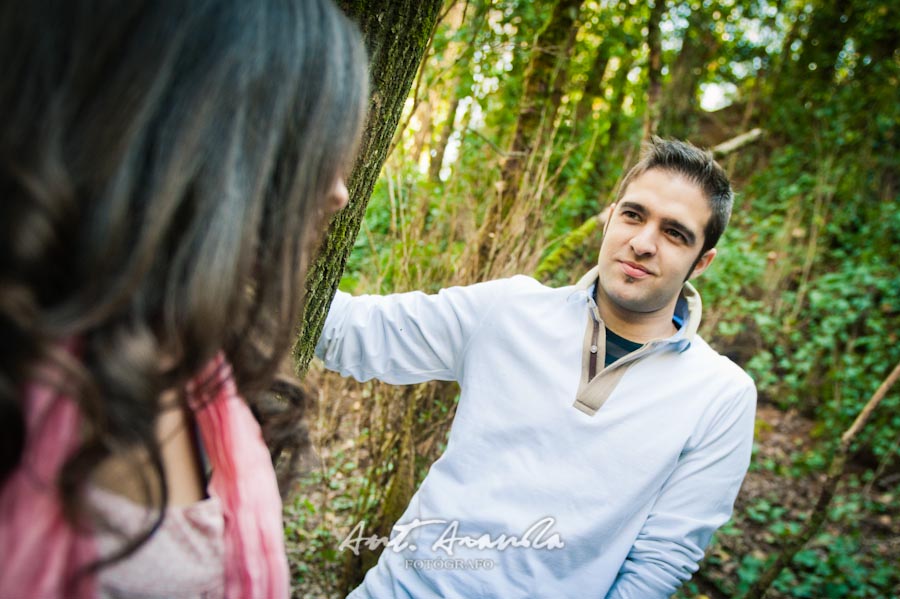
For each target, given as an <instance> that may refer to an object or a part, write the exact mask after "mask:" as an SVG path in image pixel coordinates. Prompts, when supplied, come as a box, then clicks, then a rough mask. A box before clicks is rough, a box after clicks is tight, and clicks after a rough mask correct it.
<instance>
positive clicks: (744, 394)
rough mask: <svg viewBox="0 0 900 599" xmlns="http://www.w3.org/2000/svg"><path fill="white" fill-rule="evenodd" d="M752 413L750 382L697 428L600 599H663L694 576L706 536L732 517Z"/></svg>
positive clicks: (750, 434) (749, 445)
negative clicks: (698, 433)
mask: <svg viewBox="0 0 900 599" xmlns="http://www.w3.org/2000/svg"><path fill="white" fill-rule="evenodd" d="M744 377H745V378H746V379H748V380H749V377H746V375H744ZM732 397H734V396H732ZM755 413H756V387H755V386H754V385H753V383H752V381H750V382H749V386H747V387H744V386H742V391H740V392H739V393H738V394H737V397H736V398H735V399H734V400H733V401H730V402H729V403H728V405H727V406H726V407H725V408H724V409H721V410H716V411H715V415H714V416H712V418H711V422H707V423H702V424H703V425H704V426H705V433H704V434H703V435H702V437H701V439H700V441H699V442H698V443H697V444H696V445H695V446H693V447H691V446H690V444H689V446H688V447H686V448H685V450H684V451H683V453H682V454H681V456H680V457H679V460H678V464H677V465H676V467H675V470H674V471H673V472H672V474H671V475H670V476H669V478H668V479H667V480H666V482H665V484H664V485H663V488H662V491H661V492H660V495H659V496H658V497H657V499H656V502H655V503H654V505H653V508H652V509H651V511H650V514H649V516H648V517H647V520H646V521H645V522H644V525H643V527H642V528H641V531H640V533H639V534H638V537H637V539H636V540H635V542H634V545H633V546H632V548H631V551H630V552H629V554H628V557H627V558H626V559H625V563H624V564H623V565H622V568H621V569H620V570H619V574H618V576H617V577H616V580H615V582H614V583H613V586H612V587H611V588H610V590H609V592H608V594H607V595H606V599H667V598H668V597H670V596H671V595H672V593H674V592H675V591H676V590H677V589H678V587H680V586H681V585H682V584H683V583H684V582H685V581H686V580H688V579H689V578H690V577H691V575H692V574H693V573H694V572H696V571H697V569H698V567H699V566H698V564H699V562H700V560H701V559H703V555H704V549H705V548H706V545H707V544H708V543H709V540H710V538H711V537H712V534H713V532H715V530H716V529H717V528H718V527H720V526H721V525H722V524H724V523H725V522H726V521H727V520H728V518H730V517H731V511H732V508H733V505H734V500H735V498H736V497H737V493H738V490H739V489H740V487H741V482H742V481H743V479H744V475H745V474H746V472H747V467H748V466H749V464H750V454H751V451H752V446H753V429H754V421H755Z"/></svg>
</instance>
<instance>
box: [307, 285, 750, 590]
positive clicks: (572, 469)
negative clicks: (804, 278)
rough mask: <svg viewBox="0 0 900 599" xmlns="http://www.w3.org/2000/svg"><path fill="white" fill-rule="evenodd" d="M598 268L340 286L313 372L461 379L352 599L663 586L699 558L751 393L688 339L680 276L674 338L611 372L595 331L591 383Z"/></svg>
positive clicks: (743, 457)
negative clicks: (398, 288) (443, 444)
mask: <svg viewBox="0 0 900 599" xmlns="http://www.w3.org/2000/svg"><path fill="white" fill-rule="evenodd" d="M595 280H596V269H595V270H594V271H592V272H591V273H588V275H587V276H585V277H584V278H583V279H582V281H581V283H579V284H578V285H576V286H571V287H564V288H560V289H552V288H548V287H545V286H543V285H541V284H540V283H538V282H537V281H535V280H533V279H530V278H527V277H522V276H518V277H513V278H511V279H505V280H498V281H491V282H487V283H481V284H477V285H472V286H469V287H455V288H450V289H445V290H442V291H441V292H439V293H438V294H436V295H431V296H429V295H425V294H423V293H419V292H413V293H405V294H397V295H390V296H360V297H351V296H349V295H347V294H345V293H338V295H337V296H336V297H335V299H334V302H333V303H332V306H331V311H330V313H329V315H328V318H327V321H326V323H325V327H324V330H323V334H322V337H321V339H320V341H319V345H318V347H317V354H318V355H319V357H321V358H323V359H324V361H325V365H326V367H328V368H330V369H332V370H337V371H339V372H340V373H341V374H343V375H345V376H353V377H354V378H356V379H358V380H368V379H371V378H377V379H380V380H382V381H385V382H388V383H395V384H407V383H418V382H422V381H428V380H434V379H438V380H455V381H459V383H460V387H461V395H460V399H459V405H458V407H457V412H456V417H455V419H454V421H453V425H452V428H451V431H450V436H449V441H448V444H447V449H446V451H445V452H444V454H443V455H442V456H441V457H440V459H438V460H437V461H436V462H435V463H434V464H433V465H432V467H431V469H430V471H429V473H428V475H427V476H426V478H425V480H424V482H423V483H422V485H421V487H420V488H419V489H418V491H417V492H416V493H415V495H414V496H413V498H412V500H411V501H410V504H409V506H408V508H407V509H406V512H405V513H404V514H403V516H402V517H401V518H400V520H399V522H398V523H397V526H396V527H395V529H394V533H393V535H392V539H393V540H392V541H391V545H390V546H388V548H387V549H385V551H384V552H383V553H382V555H381V557H380V559H379V561H378V564H377V565H376V566H375V567H374V568H372V569H371V570H370V571H369V572H368V574H367V575H366V578H365V581H364V582H363V584H362V585H361V586H360V587H359V588H357V589H356V590H355V591H354V592H353V593H352V594H351V595H350V597H351V598H352V599H363V598H366V597H372V598H375V599H387V598H391V597H397V598H401V597H413V598H415V599H425V598H430V597H448V598H466V599H469V598H475V597H493V598H497V599H515V598H518V597H538V598H548V599H560V598H567V597H572V598H578V599H583V598H589V597H597V598H604V597H606V598H609V599H625V598H629V599H656V598H659V599H664V598H667V597H669V596H670V595H671V594H672V593H673V592H674V591H675V590H676V589H677V588H678V587H679V586H680V585H681V584H682V583H683V582H684V581H685V580H687V579H688V578H690V576H691V575H692V573H693V572H695V571H696V569H697V563H698V562H699V561H700V560H701V559H702V557H703V550H704V548H705V546H706V545H707V543H708V542H709V539H710V536H711V535H712V533H713V531H715V529H716V528H718V527H719V526H721V525H722V524H723V523H724V522H725V521H726V520H727V519H728V518H729V517H730V515H731V510H732V505H733V502H734V499H735V496H736V495H737V492H738V489H739V488H740V485H741V481H742V480H743V477H744V474H745V473H746V470H747V466H748V464H749V460H750V452H751V446H752V440H753V424H754V412H755V404H756V389H755V387H754V385H753V382H752V380H751V379H750V377H748V376H747V375H746V374H745V373H744V372H743V371H742V370H741V369H740V368H739V367H737V366H736V365H735V364H733V363H732V362H731V361H729V360H728V359H727V358H725V357H723V356H720V355H719V354H717V353H716V352H715V351H714V350H712V349H711V348H710V347H709V345H707V344H706V343H705V342H704V341H703V340H702V339H700V338H699V337H698V336H696V335H694V332H695V331H696V329H697V325H698V324H699V319H700V311H701V308H700V300H699V295H697V293H696V291H695V290H694V289H693V288H692V287H691V286H690V285H689V284H685V288H684V291H683V296H682V298H681V299H680V300H679V303H678V306H677V308H676V314H678V315H679V316H680V317H681V318H683V319H684V325H683V326H682V327H681V329H680V330H679V331H678V333H676V334H675V335H674V336H673V337H671V338H669V339H666V340H661V341H659V342H651V343H649V344H647V345H645V346H644V347H643V348H641V349H639V350H637V351H636V352H634V354H630V355H629V356H626V357H624V358H622V359H621V360H619V361H618V362H616V363H614V364H613V365H611V366H610V367H608V368H606V369H603V367H602V365H603V359H602V351H603V348H602V343H601V347H600V348H599V354H600V361H599V364H600V367H599V368H598V371H599V372H598V373H597V375H596V377H595V378H594V380H588V378H589V377H588V376H587V374H586V373H587V368H588V358H589V357H590V346H591V345H594V346H595V348H596V343H592V341H594V342H596V338H594V339H592V338H591V335H592V331H595V330H596V329H595V325H597V324H598V325H599V328H600V330H601V331H602V330H603V329H604V327H603V323H602V322H600V321H599V315H598V312H597V310H596V306H595V304H594V302H593V299H592V291H591V284H592V283H593V281H595ZM601 335H602V333H601ZM371 534H372V532H371V531H364V530H363V529H362V527H360V528H357V529H355V530H354V532H353V533H351V535H350V536H349V537H348V539H347V540H345V543H344V544H343V549H345V550H354V549H357V550H360V551H365V550H367V549H366V548H365V544H364V543H363V542H362V541H363V539H364V538H367V537H368V536H369V535H371Z"/></svg>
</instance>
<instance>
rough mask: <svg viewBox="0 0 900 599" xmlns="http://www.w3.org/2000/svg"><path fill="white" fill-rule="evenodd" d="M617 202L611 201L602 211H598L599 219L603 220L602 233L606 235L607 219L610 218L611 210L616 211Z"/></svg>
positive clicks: (609, 219)
mask: <svg viewBox="0 0 900 599" xmlns="http://www.w3.org/2000/svg"><path fill="white" fill-rule="evenodd" d="M617 203H618V202H613V203H612V204H610V205H609V206H607V207H606V208H605V209H604V210H603V212H601V213H600V220H601V221H602V222H603V234H604V235H606V230H607V229H608V228H609V221H611V220H612V215H613V212H615V211H616V204H617Z"/></svg>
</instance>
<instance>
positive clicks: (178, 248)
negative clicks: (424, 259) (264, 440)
mask: <svg viewBox="0 0 900 599" xmlns="http://www.w3.org/2000/svg"><path fill="white" fill-rule="evenodd" d="M0 64H2V65H3V69H4V75H3V78H2V80H0V114H2V115H3V117H4V124H3V127H2V128H0V438H2V442H0V483H2V481H4V480H6V478H7V477H8V475H9V474H10V472H12V470H13V469H14V468H15V467H16V465H17V464H18V462H19V460H20V457H21V454H22V451H23V445H24V442H25V426H24V416H23V406H22V403H21V402H22V399H21V389H22V387H23V385H24V384H25V383H26V382H27V381H28V380H30V379H31V378H32V377H33V376H35V369H36V368H37V367H38V366H41V365H45V364H47V363H48V362H55V363H57V364H59V365H60V366H61V367H65V369H66V370H67V371H68V372H70V374H71V376H70V379H71V384H72V385H73V388H74V389H77V392H76V393H74V394H73V395H74V398H75V399H76V400H77V401H78V404H79V407H80V410H81V412H82V414H83V416H84V421H85V423H86V426H85V431H84V442H83V444H82V446H81V448H80V450H79V451H78V452H77V453H76V454H75V455H74V456H73V457H72V458H71V459H70V460H69V461H68V463H67V464H66V466H65V467H64V469H63V472H62V473H61V478H60V481H59V484H60V485H61V486H62V490H63V497H64V498H66V501H67V506H66V507H67V508H69V509H73V506H72V505H68V502H70V501H74V499H72V498H73V497H74V496H75V495H76V493H74V492H73V491H75V490H77V489H79V488H80V487H81V486H82V485H83V484H84V483H85V482H86V481H87V479H88V478H89V476H90V474H91V473H92V472H93V471H94V469H95V468H96V467H97V465H98V464H99V463H100V462H101V461H103V460H104V459H105V458H106V457H108V456H109V455H111V454H112V453H115V452H118V451H121V450H123V449H129V448H141V449H143V450H145V451H146V452H147V455H148V456H149V459H150V461H151V463H153V464H155V470H156V473H157V476H158V477H159V481H158V482H159V485H160V487H161V489H162V490H161V494H162V498H161V503H162V505H163V506H165V498H166V490H165V478H164V476H163V470H162V461H161V458H160V447H159V443H158V441H157V438H156V429H155V426H154V424H155V422H156V420H157V417H158V415H159V413H160V411H161V409H162V406H161V405H160V396H161V394H162V393H163V391H164V390H166V389H182V388H183V387H184V384H185V382H186V381H187V380H188V379H189V378H191V376H192V375H194V374H195V373H197V372H198V370H199V369H200V368H201V367H202V366H203V365H204V364H205V363H207V362H208V361H209V360H210V359H211V358H212V357H213V356H214V355H215V354H216V353H217V352H218V351H221V350H224V352H225V354H226V356H227V358H228V359H229V361H230V362H231V364H232V366H233V369H234V373H235V379H236V381H237V384H238V388H239V390H240V391H241V393H242V395H243V396H244V397H245V398H246V399H247V401H248V402H249V403H250V404H251V406H254V407H255V408H256V407H258V405H259V404H260V403H261V402H262V401H263V400H265V399H266V398H267V397H269V395H268V394H269V393H270V392H271V390H272V388H273V385H275V382H276V373H277V370H278V368H279V364H280V363H281V362H282V360H283V358H284V357H285V355H286V354H287V353H288V350H289V349H290V345H291V342H292V340H293V339H294V337H295V334H296V327H297V323H298V320H299V318H300V316H301V312H302V305H303V291H304V278H305V273H306V266H307V263H308V262H309V260H310V256H309V254H310V249H311V248H312V247H313V244H314V243H315V241H316V240H317V238H318V236H319V232H320V231H321V230H322V229H323V228H324V227H325V226H326V224H327V222H326V220H327V213H326V210H325V207H324V201H325V199H326V198H327V196H328V195H329V192H330V190H332V189H333V188H334V185H335V183H336V181H337V180H338V177H339V176H341V175H343V174H346V170H347V169H348V167H349V166H350V164H349V160H350V159H351V158H352V155H353V153H354V151H355V147H356V144H357V141H358V138H359V135H360V131H361V125H362V119H363V116H364V106H365V102H366V95H367V86H366V81H367V75H366V71H365V69H366V67H365V51H364V49H363V46H362V42H361V39H360V35H359V32H358V30H357V29H356V27H355V26H354V25H352V24H351V23H350V22H349V21H348V20H347V19H346V17H344V15H343V14H341V13H340V11H338V10H337V9H336V8H335V7H334V6H333V4H332V3H331V1H330V0H294V1H291V0H281V1H279V0H252V1H248V0H216V1H213V0H190V1H187V2H186V1H184V0H128V1H123V0H101V1H92V2H72V1H70V0H31V1H28V2H3V3H2V5H0ZM72 340H75V341H76V344H75V345H76V347H77V348H78V349H77V357H78V359H77V360H71V361H66V363H62V362H60V360H59V359H58V358H54V357H53V356H54V355H57V356H58V354H59V353H60V352H59V351H58V350H59V348H60V346H61V344H62V343H63V342H69V341H72ZM280 385H281V387H280V389H279V390H281V391H284V390H285V387H284V384H283V383H280ZM260 411H265V410H260V409H257V412H258V413H259V412H260ZM264 424H265V423H264ZM297 426H299V423H296V422H295V423H294V427H295V428H296V427H297ZM301 440H302V436H301ZM76 511H77V510H76ZM71 513H75V512H74V511H73V512H71ZM161 518H162V512H161V513H160V517H159V520H160V521H161ZM157 525H158V522H157ZM149 534H150V532H148V533H147V535H145V538H146V536H148V535H149ZM136 545H137V543H135V546H136Z"/></svg>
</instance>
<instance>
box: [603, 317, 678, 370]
mask: <svg viewBox="0 0 900 599" xmlns="http://www.w3.org/2000/svg"><path fill="white" fill-rule="evenodd" d="M672 323H673V324H674V325H675V326H676V327H677V328H679V329H680V328H681V325H682V324H683V321H682V320H681V318H679V317H678V316H674V317H673V318H672ZM642 346H643V343H636V342H634V341H631V340H630V339H626V338H624V337H620V336H618V335H616V334H615V333H613V332H612V331H611V330H610V329H609V327H606V356H605V357H604V366H609V365H610V364H612V363H613V362H615V361H616V360H618V359H620V358H624V357H625V356H627V355H628V354H630V353H631V352H633V351H636V350H638V349H640V348H641V347H642Z"/></svg>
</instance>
